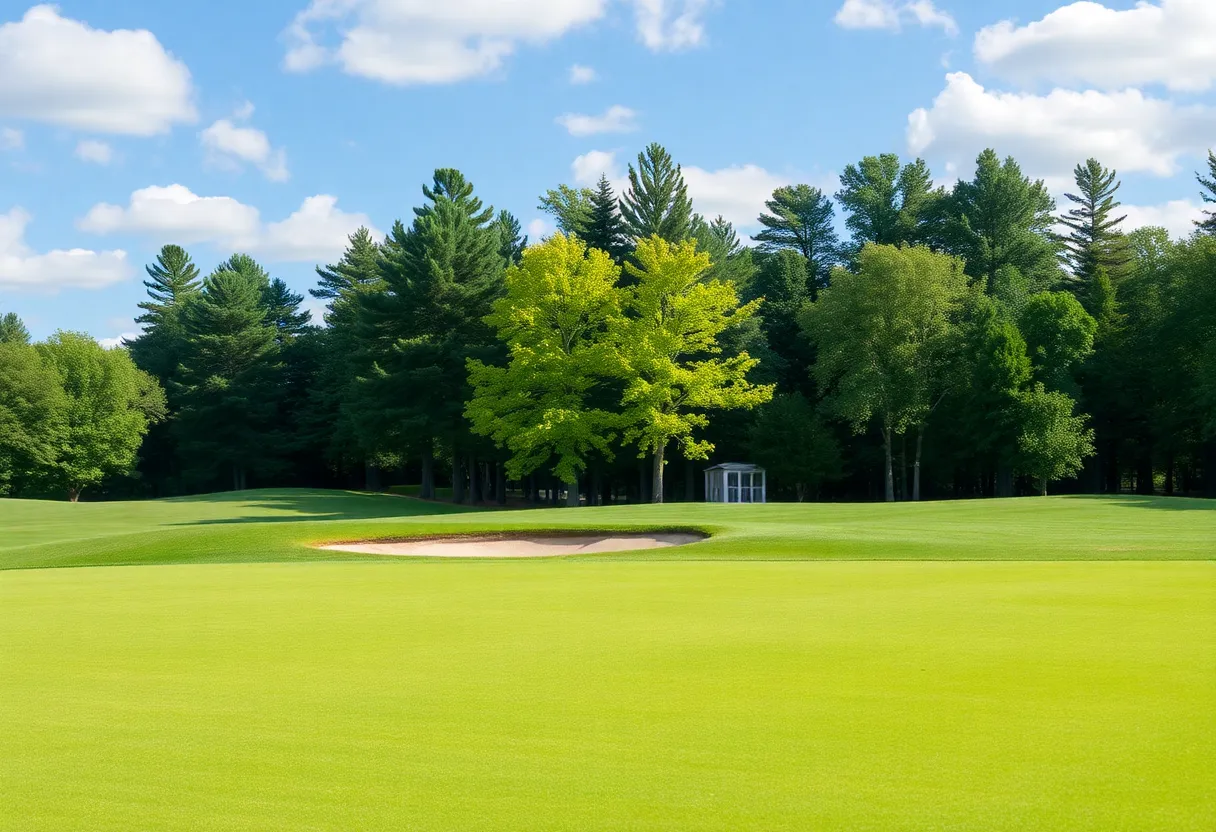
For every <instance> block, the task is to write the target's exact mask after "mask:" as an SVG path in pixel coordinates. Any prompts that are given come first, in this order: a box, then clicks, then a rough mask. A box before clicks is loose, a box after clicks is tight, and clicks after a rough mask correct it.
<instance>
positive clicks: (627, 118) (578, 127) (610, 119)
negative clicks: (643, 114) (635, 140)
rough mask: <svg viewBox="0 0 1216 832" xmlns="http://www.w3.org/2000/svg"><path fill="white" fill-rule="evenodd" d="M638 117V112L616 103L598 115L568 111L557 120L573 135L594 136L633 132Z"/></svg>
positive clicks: (636, 127)
mask: <svg viewBox="0 0 1216 832" xmlns="http://www.w3.org/2000/svg"><path fill="white" fill-rule="evenodd" d="M637 118H638V114H637V113H636V112H634V111H633V110H631V109H629V108H628V107H622V106H621V105H620V104H616V105H613V106H612V107H609V108H608V109H607V110H605V111H604V112H603V114H601V115H598V116H588V115H580V114H578V113H566V114H565V115H563V116H558V117H557V119H556V120H557V123H558V124H560V125H561V126H562V127H565V128H566V130H567V131H569V133H570V135H571V136H594V135H596V134H598V133H632V132H633V131H634V130H637V129H638V123H637Z"/></svg>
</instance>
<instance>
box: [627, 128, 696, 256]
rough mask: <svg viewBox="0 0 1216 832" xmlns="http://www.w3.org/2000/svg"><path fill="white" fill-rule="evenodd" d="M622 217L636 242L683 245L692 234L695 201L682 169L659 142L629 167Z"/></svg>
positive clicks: (641, 154) (642, 153)
mask: <svg viewBox="0 0 1216 832" xmlns="http://www.w3.org/2000/svg"><path fill="white" fill-rule="evenodd" d="M621 216H622V217H623V218H624V221H625V227H626V229H627V230H628V232H629V235H630V236H631V237H632V238H633V239H634V240H635V241H638V240H645V239H648V238H650V237H658V238H660V239H662V240H666V241H667V242H669V243H680V242H683V241H684V240H687V239H688V238H689V236H690V235H691V234H692V200H691V199H689V198H688V186H687V185H686V184H685V182H684V174H683V172H682V171H681V169H680V166H679V165H677V164H675V162H674V161H673V160H672V158H671V154H670V153H668V152H667V149H666V148H665V147H663V145H661V144H658V143H657V142H655V143H653V144H651V145H649V146H648V147H647V148H646V149H645V150H644V151H642V152H641V153H639V154H638V164H637V167H636V168H635V167H634V166H633V165H630V166H629V190H628V191H626V192H625V195H624V197H623V198H622V199H621Z"/></svg>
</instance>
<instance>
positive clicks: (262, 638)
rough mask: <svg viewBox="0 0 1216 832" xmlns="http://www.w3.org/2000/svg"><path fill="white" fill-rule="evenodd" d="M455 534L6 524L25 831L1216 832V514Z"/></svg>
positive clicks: (103, 508)
mask: <svg viewBox="0 0 1216 832" xmlns="http://www.w3.org/2000/svg"><path fill="white" fill-rule="evenodd" d="M444 510H446V509H445V508H444V507H442V506H436V505H431V504H426V503H421V502H418V501H414V500H409V499H405V498H400V497H370V496H365V495H355V494H340V493H325V492H298V491H280V492H251V493H247V494H242V495H231V496H229V497H225V498H219V497H216V498H198V499H192V500H176V501H167V502H161V503H141V504H111V505H89V504H82V505H78V506H68V505H64V504H48V503H30V502H16V501H0V568H6V569H7V570H8V571H0V830H5V832H7V830H10V829H12V830H68V829H70V830H76V829H88V830H124V831H125V830H132V829H156V830H197V829H206V830H225V831H226V830H233V831H234V832H235V830H284V832H286V831H287V830H291V831H292V832H295V830H335V832H336V831H337V830H354V829H358V830H400V829H407V830H418V831H419V832H424V831H425V832H430V830H471V829H494V830H529V831H531V830H572V831H573V830H580V831H581V830H641V829H645V830H682V831H683V830H737V829H791V830H792V829H797V830H803V829H807V830H849V832H853V830H882V831H883V832H886V831H887V830H909V832H910V831H911V830H983V831H984V832H1003V830H1010V831H1011V832H1012V830H1018V832H1022V830H1032V829H1033V830H1039V829H1044V830H1046V829H1050V830H1093V832H1099V830H1101V832H1108V830H1136V832H1139V830H1145V832H1149V830H1152V831H1153V832H1156V831H1157V830H1168V831H1169V832H1212V830H1213V829H1216V796H1214V795H1216V789H1214V788H1213V785H1214V784H1216V511H1214V510H1213V505H1212V504H1210V503H1203V502H1195V501H1192V502H1187V501H1165V500H1156V501H1146V500H1139V499H1131V498H1127V499H1098V498H1058V499H1056V498H1053V499H1048V500H1016V501H999V502H997V501H991V502H968V503H933V504H924V505H916V506H912V505H897V506H875V505H839V506H836V505H832V506H824V505H805V506H776V505H770V506H754V507H708V506H666V507H650V506H642V507H614V508H607V509H582V510H549V511H535V512H506V513H503V512H486V513H455V514H445V515H443V516H439V515H437V514H432V513H429V512H439V511H444ZM577 527H584V528H664V527H668V528H670V527H681V528H703V529H706V530H710V531H713V532H715V535H716V536H715V537H714V538H713V539H712V540H710V541H707V542H704V543H699V544H695V545H693V546H690V547H687V548H682V549H670V550H664V551H660V552H648V553H631V554H622V555H607V556H600V557H594V558H567V559H552V560H533V561H424V560H416V559H402V558H397V559H393V558H389V559H386V558H370V557H356V556H352V558H351V560H350V561H347V562H336V561H334V560H331V559H330V558H333V557H341V556H338V555H335V554H334V553H321V552H317V551H316V550H314V549H312V548H310V547H309V546H308V544H309V543H311V542H317V541H324V540H341V539H355V538H361V537H402V536H408V535H412V534H424V533H425V534H429V533H435V532H441V531H473V530H478V531H484V530H490V529H504V528H531V529H544V528H577ZM257 560H263V561H281V562H270V563H253V562H249V561H257ZM107 563H110V564H113V563H143V564H157V565H155V566H152V565H146V566H133V567H127V566H117V567H111V568H91V569H47V568H37V569H32V568H23V567H50V566H69V565H71V566H83V565H93V566H102V565H105V564H107ZM174 563H179V564H182V563H184V564H185V565H164V564H174Z"/></svg>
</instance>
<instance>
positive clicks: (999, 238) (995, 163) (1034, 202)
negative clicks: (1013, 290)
mask: <svg viewBox="0 0 1216 832" xmlns="http://www.w3.org/2000/svg"><path fill="white" fill-rule="evenodd" d="M1055 207H1056V204H1055V200H1053V199H1052V198H1051V195H1050V194H1049V193H1048V192H1047V186H1046V185H1044V184H1043V182H1042V180H1039V181H1035V182H1032V181H1030V179H1029V178H1027V177H1026V176H1024V175H1023V174H1022V169H1021V167H1019V166H1018V163H1017V162H1016V161H1014V159H1013V158H1012V157H1009V158H1007V159H1006V160H1005V161H1004V162H1003V163H1002V162H1001V161H1000V159H999V158H998V157H997V155H996V152H995V151H993V150H991V149H989V150H985V151H984V152H983V153H981V154H980V155H979V158H977V159H976V169H975V178H974V179H972V181H970V182H962V181H960V182H958V183H956V184H955V186H954V189H953V190H952V191H951V192H950V193H949V194H948V195H947V196H946V197H945V198H944V199H942V200H941V202H940V203H939V204H938V205H937V206H936V207H935V209H934V211H935V219H934V223H933V226H934V229H933V237H934V241H935V243H936V244H937V245H938V246H939V247H941V248H943V249H945V250H946V251H949V252H950V253H951V254H953V255H955V256H957V257H961V258H963V260H965V261H966V264H967V275H968V276H969V277H970V278H971V279H972V280H975V281H979V282H981V284H982V285H983V286H984V288H985V290H986V291H988V292H989V293H990V294H991V293H992V292H993V291H994V290H995V288H996V285H997V283H998V276H999V275H1001V274H1002V273H1003V270H1004V269H1006V268H1007V267H1010V266H1012V267H1013V268H1016V269H1017V270H1018V273H1019V274H1021V276H1022V277H1023V278H1024V279H1025V281H1026V283H1027V285H1028V287H1029V290H1030V291H1032V292H1041V291H1044V290H1047V289H1050V288H1052V287H1053V286H1054V285H1055V284H1056V283H1057V282H1059V279H1060V266H1059V259H1058V257H1057V249H1058V245H1057V243H1056V241H1055V237H1054V235H1053V232H1052V229H1053V227H1054V226H1055V223H1056V218H1055V216H1054V211H1055ZM1004 274H1006V276H1007V275H1008V273H1007V272H1005V273H1004ZM1006 279H1007V277H1006Z"/></svg>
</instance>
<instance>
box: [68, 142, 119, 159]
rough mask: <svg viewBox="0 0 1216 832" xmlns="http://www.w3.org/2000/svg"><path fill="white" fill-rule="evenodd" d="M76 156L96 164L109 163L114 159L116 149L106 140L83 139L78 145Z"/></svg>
mask: <svg viewBox="0 0 1216 832" xmlns="http://www.w3.org/2000/svg"><path fill="white" fill-rule="evenodd" d="M76 158H77V159H80V160H81V161H84V162H92V163H93V164H96V165H108V164H110V162H111V161H113V159H114V150H113V148H111V147H110V146H109V145H108V144H106V143H105V142H99V141H97V140H96V139H83V140H81V141H80V142H78V143H77V145H76Z"/></svg>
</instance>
